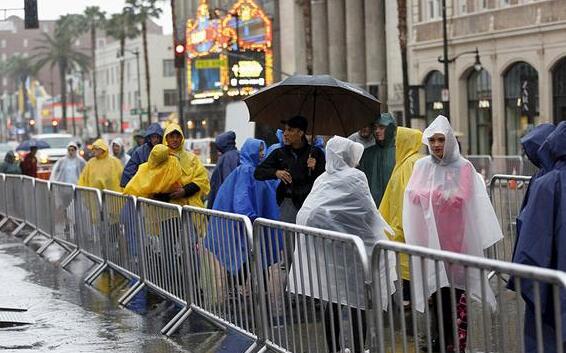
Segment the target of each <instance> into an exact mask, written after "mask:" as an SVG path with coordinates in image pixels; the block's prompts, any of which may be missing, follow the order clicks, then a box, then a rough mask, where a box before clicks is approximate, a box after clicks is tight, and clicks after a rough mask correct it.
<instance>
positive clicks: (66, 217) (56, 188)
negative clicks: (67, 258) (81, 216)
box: [41, 182, 80, 252]
mask: <svg viewBox="0 0 566 353" xmlns="http://www.w3.org/2000/svg"><path fill="white" fill-rule="evenodd" d="M49 188H50V194H51V197H50V205H51V206H50V207H51V216H52V217H53V218H52V222H53V227H52V231H53V233H52V237H53V240H54V241H55V242H57V244H59V245H61V246H62V247H64V248H65V249H66V250H68V251H73V250H75V249H76V248H77V246H78V241H77V234H76V229H75V225H79V224H80V222H77V218H76V217H75V197H74V192H75V186H74V185H72V184H67V183H60V182H51V183H50V184H49ZM43 250H45V249H41V252H42V251H43Z"/></svg>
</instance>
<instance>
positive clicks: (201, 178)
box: [163, 124, 210, 207]
mask: <svg viewBox="0 0 566 353" xmlns="http://www.w3.org/2000/svg"><path fill="white" fill-rule="evenodd" d="M173 131H177V132H179V133H180V134H181V136H183V131H182V130H181V127H180V126H179V125H177V124H170V125H169V126H168V127H167V128H166V129H165V133H164V134H163V144H164V145H165V146H168V144H167V135H168V134H170V133H172V132H173ZM184 146H185V138H184V136H183V141H182V142H181V145H180V146H179V147H178V148H177V149H176V150H173V149H170V153H171V154H172V155H173V156H175V157H177V159H178V160H179V163H180V164H181V169H182V171H183V175H182V176H181V184H182V185H183V186H185V185H188V184H189V183H194V184H196V185H197V186H198V187H199V188H200V190H199V191H198V192H197V193H196V194H194V195H192V196H190V197H183V198H180V199H174V200H171V203H174V204H177V205H189V206H196V207H204V203H203V201H202V199H203V197H204V196H206V195H207V194H208V192H209V191H210V182H209V181H208V172H207V171H206V169H205V168H204V166H203V165H202V163H201V161H200V160H199V159H198V157H197V156H195V155H194V154H193V153H191V152H187V151H186V150H185V148H184Z"/></svg>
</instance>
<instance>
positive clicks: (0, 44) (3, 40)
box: [0, 39, 6, 48]
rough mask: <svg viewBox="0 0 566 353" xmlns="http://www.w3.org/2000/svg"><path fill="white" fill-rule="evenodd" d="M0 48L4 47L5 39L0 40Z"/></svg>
mask: <svg viewBox="0 0 566 353" xmlns="http://www.w3.org/2000/svg"><path fill="white" fill-rule="evenodd" d="M0 48H6V39H2V40H1V41H0Z"/></svg>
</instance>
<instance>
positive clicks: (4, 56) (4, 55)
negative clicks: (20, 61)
mask: <svg viewBox="0 0 566 353" xmlns="http://www.w3.org/2000/svg"><path fill="white" fill-rule="evenodd" d="M4 60H6V53H2V61H4Z"/></svg>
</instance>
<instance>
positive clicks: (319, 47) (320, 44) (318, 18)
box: [308, 0, 329, 75]
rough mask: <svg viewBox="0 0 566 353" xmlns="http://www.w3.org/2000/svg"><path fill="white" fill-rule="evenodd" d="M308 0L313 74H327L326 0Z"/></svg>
mask: <svg viewBox="0 0 566 353" xmlns="http://www.w3.org/2000/svg"><path fill="white" fill-rule="evenodd" d="M308 1H311V18H312V19H311V22H312V32H311V33H312V48H313V74H315V75H316V74H327V73H328V72H329V67H328V18H327V11H326V0H308Z"/></svg>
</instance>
